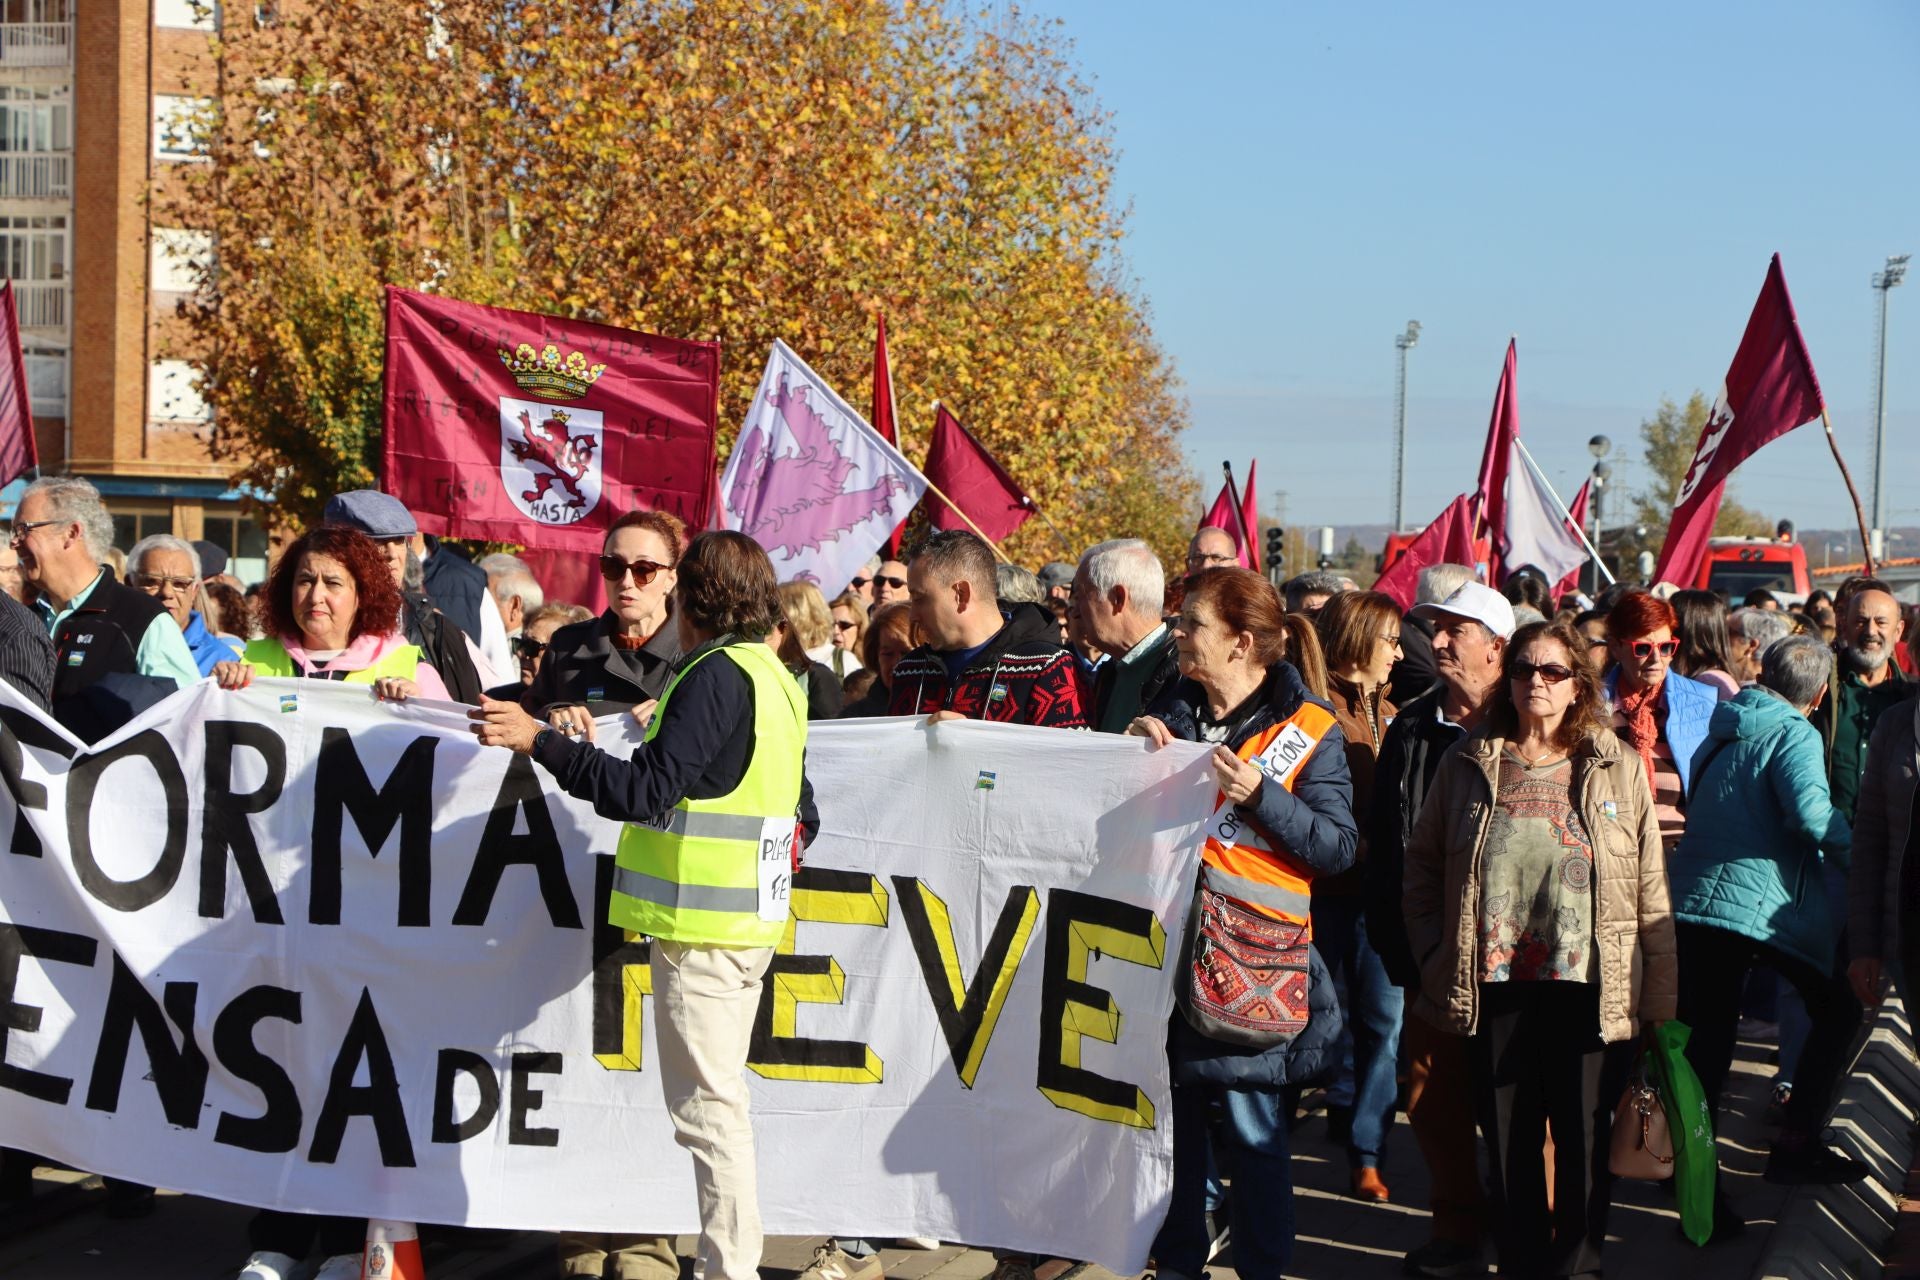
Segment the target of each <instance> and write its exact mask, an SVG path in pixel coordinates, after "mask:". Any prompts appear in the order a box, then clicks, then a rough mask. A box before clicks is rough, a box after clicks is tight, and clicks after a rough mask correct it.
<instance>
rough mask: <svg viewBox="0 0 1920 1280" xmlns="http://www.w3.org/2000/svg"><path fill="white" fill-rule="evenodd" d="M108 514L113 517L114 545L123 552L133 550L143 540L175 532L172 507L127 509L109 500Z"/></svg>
mask: <svg viewBox="0 0 1920 1280" xmlns="http://www.w3.org/2000/svg"><path fill="white" fill-rule="evenodd" d="M107 513H108V514H109V515H111V516H112V517H113V545H114V546H116V547H118V548H120V549H121V550H122V551H130V550H132V549H133V544H134V543H136V542H138V541H140V539H142V538H150V537H152V536H153V535H154V534H156V533H172V532H173V510H172V508H170V507H127V506H122V505H121V504H120V503H119V502H117V501H115V500H113V499H109V500H108V502H107Z"/></svg>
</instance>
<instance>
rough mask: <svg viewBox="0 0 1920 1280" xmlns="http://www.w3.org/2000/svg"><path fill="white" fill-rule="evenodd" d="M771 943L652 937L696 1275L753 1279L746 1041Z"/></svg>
mask: <svg viewBox="0 0 1920 1280" xmlns="http://www.w3.org/2000/svg"><path fill="white" fill-rule="evenodd" d="M772 960H773V948H772V947H714V946H703V945H698V944H689V943H679V942H663V941H661V940H660V939H658V938H656V939H654V941H653V947H652V968H653V999H654V1012H655V1014H656V1018H655V1022H656V1025H657V1029H658V1031H659V1036H660V1085H661V1088H662V1089H663V1090H664V1091H665V1093H666V1096H667V1110H668V1111H669V1112H670V1113H671V1114H672V1116H673V1131H674V1140H675V1141H676V1142H678V1143H679V1144H680V1145H681V1146H683V1147H685V1148H686V1149H687V1150H688V1151H690V1152H692V1153H693V1183H694V1189H695V1191H696V1192H697V1193H698V1196H699V1201H700V1248H699V1251H698V1252H697V1253H696V1254H695V1255H694V1267H693V1274H694V1277H695V1280H758V1277H759V1272H760V1251H761V1247H762V1245H763V1243H764V1236H763V1234H762V1232H761V1230H760V1193H759V1186H758V1180H757V1177H756V1169H755V1164H754V1158H753V1126H752V1124H751V1123H750V1122H749V1120H748V1117H747V1082H746V1080H745V1079H744V1078H743V1075H742V1073H743V1072H745V1070H746V1067H747V1049H748V1046H749V1044H750V1043H751V1041H752V1038H753V1017H754V1014H755V1012H756V1011H757V1010H758V1009H759V1007H760V980H761V978H762V977H763V976H764V975H765V974H766V972H767V966H768V964H770V963H771V962H772Z"/></svg>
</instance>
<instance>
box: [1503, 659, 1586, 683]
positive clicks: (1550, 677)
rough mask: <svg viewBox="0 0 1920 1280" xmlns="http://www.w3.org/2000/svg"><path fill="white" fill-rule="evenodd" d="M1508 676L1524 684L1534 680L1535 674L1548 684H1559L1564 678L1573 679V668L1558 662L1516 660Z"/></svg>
mask: <svg viewBox="0 0 1920 1280" xmlns="http://www.w3.org/2000/svg"><path fill="white" fill-rule="evenodd" d="M1508 676H1509V678H1510V679H1514V680H1518V681H1520V682H1521V683H1522V684H1525V683H1526V682H1528V681H1529V680H1532V679H1533V678H1534V677H1535V676H1539V677H1540V678H1541V679H1542V680H1545V681H1546V682H1547V683H1548V684H1559V683H1560V682H1561V681H1562V680H1571V679H1572V678H1573V668H1572V667H1563V666H1561V665H1560V664H1559V663H1557V662H1543V663H1538V664H1535V663H1532V662H1520V661H1516V662H1515V663H1514V664H1513V668H1512V670H1511V671H1509V672H1508Z"/></svg>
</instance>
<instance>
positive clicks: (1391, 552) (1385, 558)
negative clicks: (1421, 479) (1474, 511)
mask: <svg viewBox="0 0 1920 1280" xmlns="http://www.w3.org/2000/svg"><path fill="white" fill-rule="evenodd" d="M1424 532H1425V530H1423V529H1415V530H1413V531H1412V532H1411V533H1390V534H1388V535H1387V548H1386V550H1385V551H1383V552H1381V554H1380V562H1379V569H1380V572H1381V573H1385V572H1386V571H1387V570H1388V569H1391V568H1392V567H1393V562H1394V561H1396V560H1398V559H1399V558H1400V557H1401V556H1402V555H1404V554H1405V553H1406V550H1407V548H1408V547H1410V546H1412V545H1413V544H1414V540H1415V539H1417V538H1418V537H1419V536H1420V535H1421V534H1422V533H1424ZM1473 548H1474V553H1475V555H1476V556H1477V557H1478V559H1479V561H1480V564H1482V565H1484V564H1485V563H1486V562H1487V561H1488V560H1490V559H1492V558H1493V539H1492V538H1486V537H1483V538H1481V539H1479V540H1478V541H1476V542H1475V543H1474V544H1473ZM1476 567H1478V566H1476Z"/></svg>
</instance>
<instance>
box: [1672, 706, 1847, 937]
mask: <svg viewBox="0 0 1920 1280" xmlns="http://www.w3.org/2000/svg"><path fill="white" fill-rule="evenodd" d="M1692 773H1693V780H1694V785H1693V795H1692V798H1691V799H1690V800H1689V802H1688V804H1687V832H1686V834H1685V835H1684V836H1682V837H1681V839H1680V846H1679V848H1677V849H1675V850H1674V852H1673V860H1672V862H1671V863H1670V864H1669V866H1668V869H1667V874H1668V877H1669V879H1670V881H1671V883H1672V890H1673V914H1674V918H1675V919H1677V920H1681V921H1683V922H1685V923H1688V924H1703V925H1711V926H1713V927H1715V928H1719V929H1727V930H1731V931H1732V932H1734V933H1737V934H1741V935H1742V936H1744V937H1748V938H1753V939H1755V940H1756V941H1759V942H1763V943H1766V944H1767V945H1768V946H1771V947H1777V948H1778V949H1779V950H1781V951H1784V952H1786V953H1787V954H1788V955H1790V956H1793V957H1795V958H1797V959H1800V960H1804V961H1806V962H1807V963H1808V964H1811V965H1812V966H1813V967H1814V968H1816V969H1818V970H1819V971H1820V972H1822V973H1830V972H1831V971H1832V968H1833V956H1834V943H1835V940H1836V938H1837V937H1838V935H1837V933H1836V929H1837V927H1838V925H1837V921H1838V919H1839V917H1838V916H1837V915H1836V914H1835V904H1831V903H1829V902H1828V901H1827V889H1826V882H1825V878H1824V877H1823V876H1822V875H1821V871H1820V857H1821V854H1822V853H1823V852H1824V853H1826V854H1829V855H1831V856H1833V857H1834V858H1836V859H1837V860H1838V861H1839V863H1840V865H1841V866H1843V867H1844V866H1845V865H1846V859H1847V855H1848V853H1849V852H1850V850H1851V848H1852V833H1851V832H1850V831H1849V830H1848V827H1847V821H1846V819H1845V818H1844V817H1842V816H1841V815H1840V813H1839V812H1838V811H1837V810H1835V809H1834V807H1833V804H1832V802H1831V801H1830V800H1829V799H1828V796H1827V769H1826V757H1825V753H1824V752H1823V751H1822V749H1821V743H1820V733H1819V731H1818V730H1816V729H1815V728H1814V727H1813V726H1812V725H1811V724H1809V723H1807V719H1806V717H1805V716H1803V715H1801V714H1800V713H1799V712H1797V711H1795V710H1794V709H1793V708H1792V707H1791V706H1789V705H1788V704H1787V702H1786V701H1785V700H1784V699H1782V698H1781V697H1780V696H1779V695H1778V694H1775V693H1773V692H1772V691H1770V690H1767V689H1763V688H1760V687H1759V686H1757V685H1753V686H1749V687H1747V688H1745V689H1742V690H1741V691H1740V692H1739V693H1738V694H1737V695H1736V696H1734V697H1733V698H1730V699H1728V700H1727V701H1725V702H1723V703H1721V704H1720V705H1719V707H1717V708H1716V709H1715V710H1714V713H1713V718H1712V719H1711V720H1710V721H1709V722H1708V725H1707V737H1706V741H1704V742H1702V743H1701V744H1700V749H1699V750H1698V751H1697V752H1695V753H1694V757H1693V770H1692Z"/></svg>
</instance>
